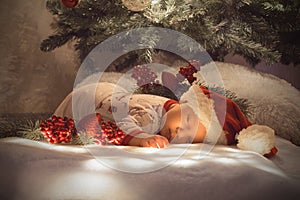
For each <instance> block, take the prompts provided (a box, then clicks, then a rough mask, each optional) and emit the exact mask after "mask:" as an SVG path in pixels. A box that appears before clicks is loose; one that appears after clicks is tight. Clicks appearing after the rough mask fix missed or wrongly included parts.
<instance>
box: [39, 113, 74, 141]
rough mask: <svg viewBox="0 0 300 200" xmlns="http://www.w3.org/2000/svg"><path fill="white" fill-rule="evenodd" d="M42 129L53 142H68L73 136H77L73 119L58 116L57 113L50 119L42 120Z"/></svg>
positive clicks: (45, 135)
mask: <svg viewBox="0 0 300 200" xmlns="http://www.w3.org/2000/svg"><path fill="white" fill-rule="evenodd" d="M40 130H41V132H42V133H43V134H44V137H45V138H46V139H47V140H48V142H49V143H51V144H56V143H68V142H70V141H71V139H72V137H73V136H74V137H75V136H77V131H76V129H75V126H74V120H73V119H71V118H67V117H64V118H62V117H57V116H55V115H53V116H52V117H51V118H50V119H47V120H44V121H42V122H41V124H40Z"/></svg>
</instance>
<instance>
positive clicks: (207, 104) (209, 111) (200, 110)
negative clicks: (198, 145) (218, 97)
mask: <svg viewBox="0 0 300 200" xmlns="http://www.w3.org/2000/svg"><path fill="white" fill-rule="evenodd" d="M180 103H186V104H187V105H188V106H189V107H191V108H192V109H193V110H194V112H195V113H196V115H197V116H198V118H199V120H200V122H201V123H202V124H203V125H204V127H205V128H206V136H205V139H204V142H205V143H209V144H227V139H226V136H225V134H224V132H223V129H222V127H221V125H220V123H219V120H218V118H217V115H216V112H215V109H214V101H213V100H212V99H209V98H208V97H206V95H205V94H204V93H203V91H202V90H201V89H200V88H199V86H198V85H193V86H191V87H190V88H189V90H188V91H187V92H185V93H184V94H183V95H182V96H181V98H180Z"/></svg>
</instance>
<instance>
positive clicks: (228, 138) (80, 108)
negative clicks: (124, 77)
mask: <svg viewBox="0 0 300 200" xmlns="http://www.w3.org/2000/svg"><path fill="white" fill-rule="evenodd" d="M87 102H89V103H91V102H92V104H93V105H91V106H87ZM91 113H100V115H101V118H103V119H104V120H109V121H115V122H116V124H117V125H118V127H119V128H120V129H121V130H122V131H123V132H124V133H125V134H126V137H125V138H124V139H123V141H122V144H123V145H130V146H140V147H153V148H164V147H167V146H168V145H169V144H170V143H202V142H205V143H210V144H228V145H231V144H236V134H237V133H239V132H240V131H241V130H242V129H244V128H247V127H248V126H250V125H251V123H250V122H249V121H248V119H247V118H246V117H245V115H244V114H243V113H242V112H241V110H240V108H239V107H238V105H237V104H236V103H235V102H233V101H232V100H230V99H227V98H225V97H224V96H222V95H220V94H217V93H214V92H211V91H209V90H208V89H206V88H205V87H201V86H197V85H193V86H191V87H190V88H189V90H188V91H187V92H185V93H184V94H183V95H182V96H181V98H180V100H179V101H176V100H172V99H169V98H166V97H161V96H157V95H149V94H131V93H129V92H128V91H126V90H125V89H124V88H122V87H120V86H118V85H115V84H113V83H107V82H101V83H97V84H90V85H86V86H82V87H80V88H78V89H75V90H74V91H73V92H72V93H70V94H69V95H68V96H67V97H66V98H65V99H64V101H63V102H62V103H61V104H60V105H59V107H58V108H57V109H56V111H55V113H54V115H57V116H67V117H71V118H74V119H75V120H76V121H80V120H81V119H82V118H84V116H86V115H88V114H91Z"/></svg>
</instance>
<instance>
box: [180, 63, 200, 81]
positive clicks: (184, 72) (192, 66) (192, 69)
mask: <svg viewBox="0 0 300 200" xmlns="http://www.w3.org/2000/svg"><path fill="white" fill-rule="evenodd" d="M199 70H200V62H199V61H196V60H193V61H190V62H189V64H188V65H187V66H184V67H180V69H179V73H178V74H177V75H176V77H177V80H178V81H183V77H184V78H186V79H187V80H188V82H189V83H190V84H192V83H193V82H194V81H195V80H196V77H194V76H193V75H194V73H196V72H198V71H199ZM182 76H183V77H182Z"/></svg>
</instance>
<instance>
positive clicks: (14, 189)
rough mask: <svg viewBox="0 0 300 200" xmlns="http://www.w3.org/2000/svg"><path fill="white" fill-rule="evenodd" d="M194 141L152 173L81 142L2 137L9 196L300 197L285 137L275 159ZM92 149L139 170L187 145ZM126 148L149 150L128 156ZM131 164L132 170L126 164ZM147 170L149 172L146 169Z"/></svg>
mask: <svg viewBox="0 0 300 200" xmlns="http://www.w3.org/2000/svg"><path fill="white" fill-rule="evenodd" d="M202 145H203V144H193V145H191V146H190V147H189V149H187V150H186V151H185V153H184V154H183V156H181V157H180V158H179V159H178V160H176V161H175V162H173V163H171V164H170V165H168V166H166V167H164V168H161V169H158V170H155V171H152V172H149V173H125V172H121V171H119V170H115V169H112V168H111V166H107V163H104V164H103V163H101V162H99V161H97V160H96V159H95V157H94V156H93V155H92V154H91V153H90V152H91V151H90V150H88V149H87V148H85V147H81V146H70V145H50V144H46V143H42V142H36V141H31V140H26V139H22V138H5V139H1V140H0V162H1V167H0V170H1V177H0V178H1V183H0V188H1V190H0V191H1V192H0V198H1V199H30V200H34V199H39V200H40V199H84V200H86V199H105V200H106V199H122V200H123V199H124V200H126V199H128V200H134V199H136V200H138V199H158V200H161V199H186V200H187V199H296V198H297V197H298V196H299V195H300V191H297V190H299V187H300V160H299V157H300V147H298V146H295V145H294V144H292V143H291V142H289V141H287V140H285V139H282V138H279V137H278V138H277V147H278V149H279V152H278V155H277V156H276V157H273V158H271V159H267V158H265V157H263V156H261V155H259V154H257V153H254V152H249V151H243V150H239V149H236V147H234V146H221V145H220V146H215V147H214V148H213V149H212V151H211V152H210V153H209V154H206V155H205V156H202V157H200V158H199V156H200V155H201V152H200V148H201V147H202ZM186 147H187V145H186V144H184V145H172V146H170V147H168V148H167V149H165V150H164V151H160V150H158V151H157V150H155V152H156V153H155V154H154V153H153V152H154V149H149V148H138V147H113V146H90V149H94V150H97V152H98V153H99V155H100V154H101V157H102V158H107V159H108V160H112V161H113V163H115V164H118V166H122V167H124V166H127V167H129V168H130V167H132V168H135V169H143V168H147V167H149V166H150V165H152V164H154V163H158V164H159V163H161V162H163V161H164V159H165V158H166V156H167V155H169V156H170V157H172V155H173V153H174V152H175V151H178V150H180V149H181V150H183V149H185V148H186ZM120 149H121V150H122V151H124V150H126V151H127V152H134V153H135V154H137V155H142V156H141V157H140V158H137V159H134V161H132V160H133V159H132V158H131V159H130V158H128V157H125V156H123V155H122V154H120ZM123 169H124V168H123ZM141 171H142V170H141Z"/></svg>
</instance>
